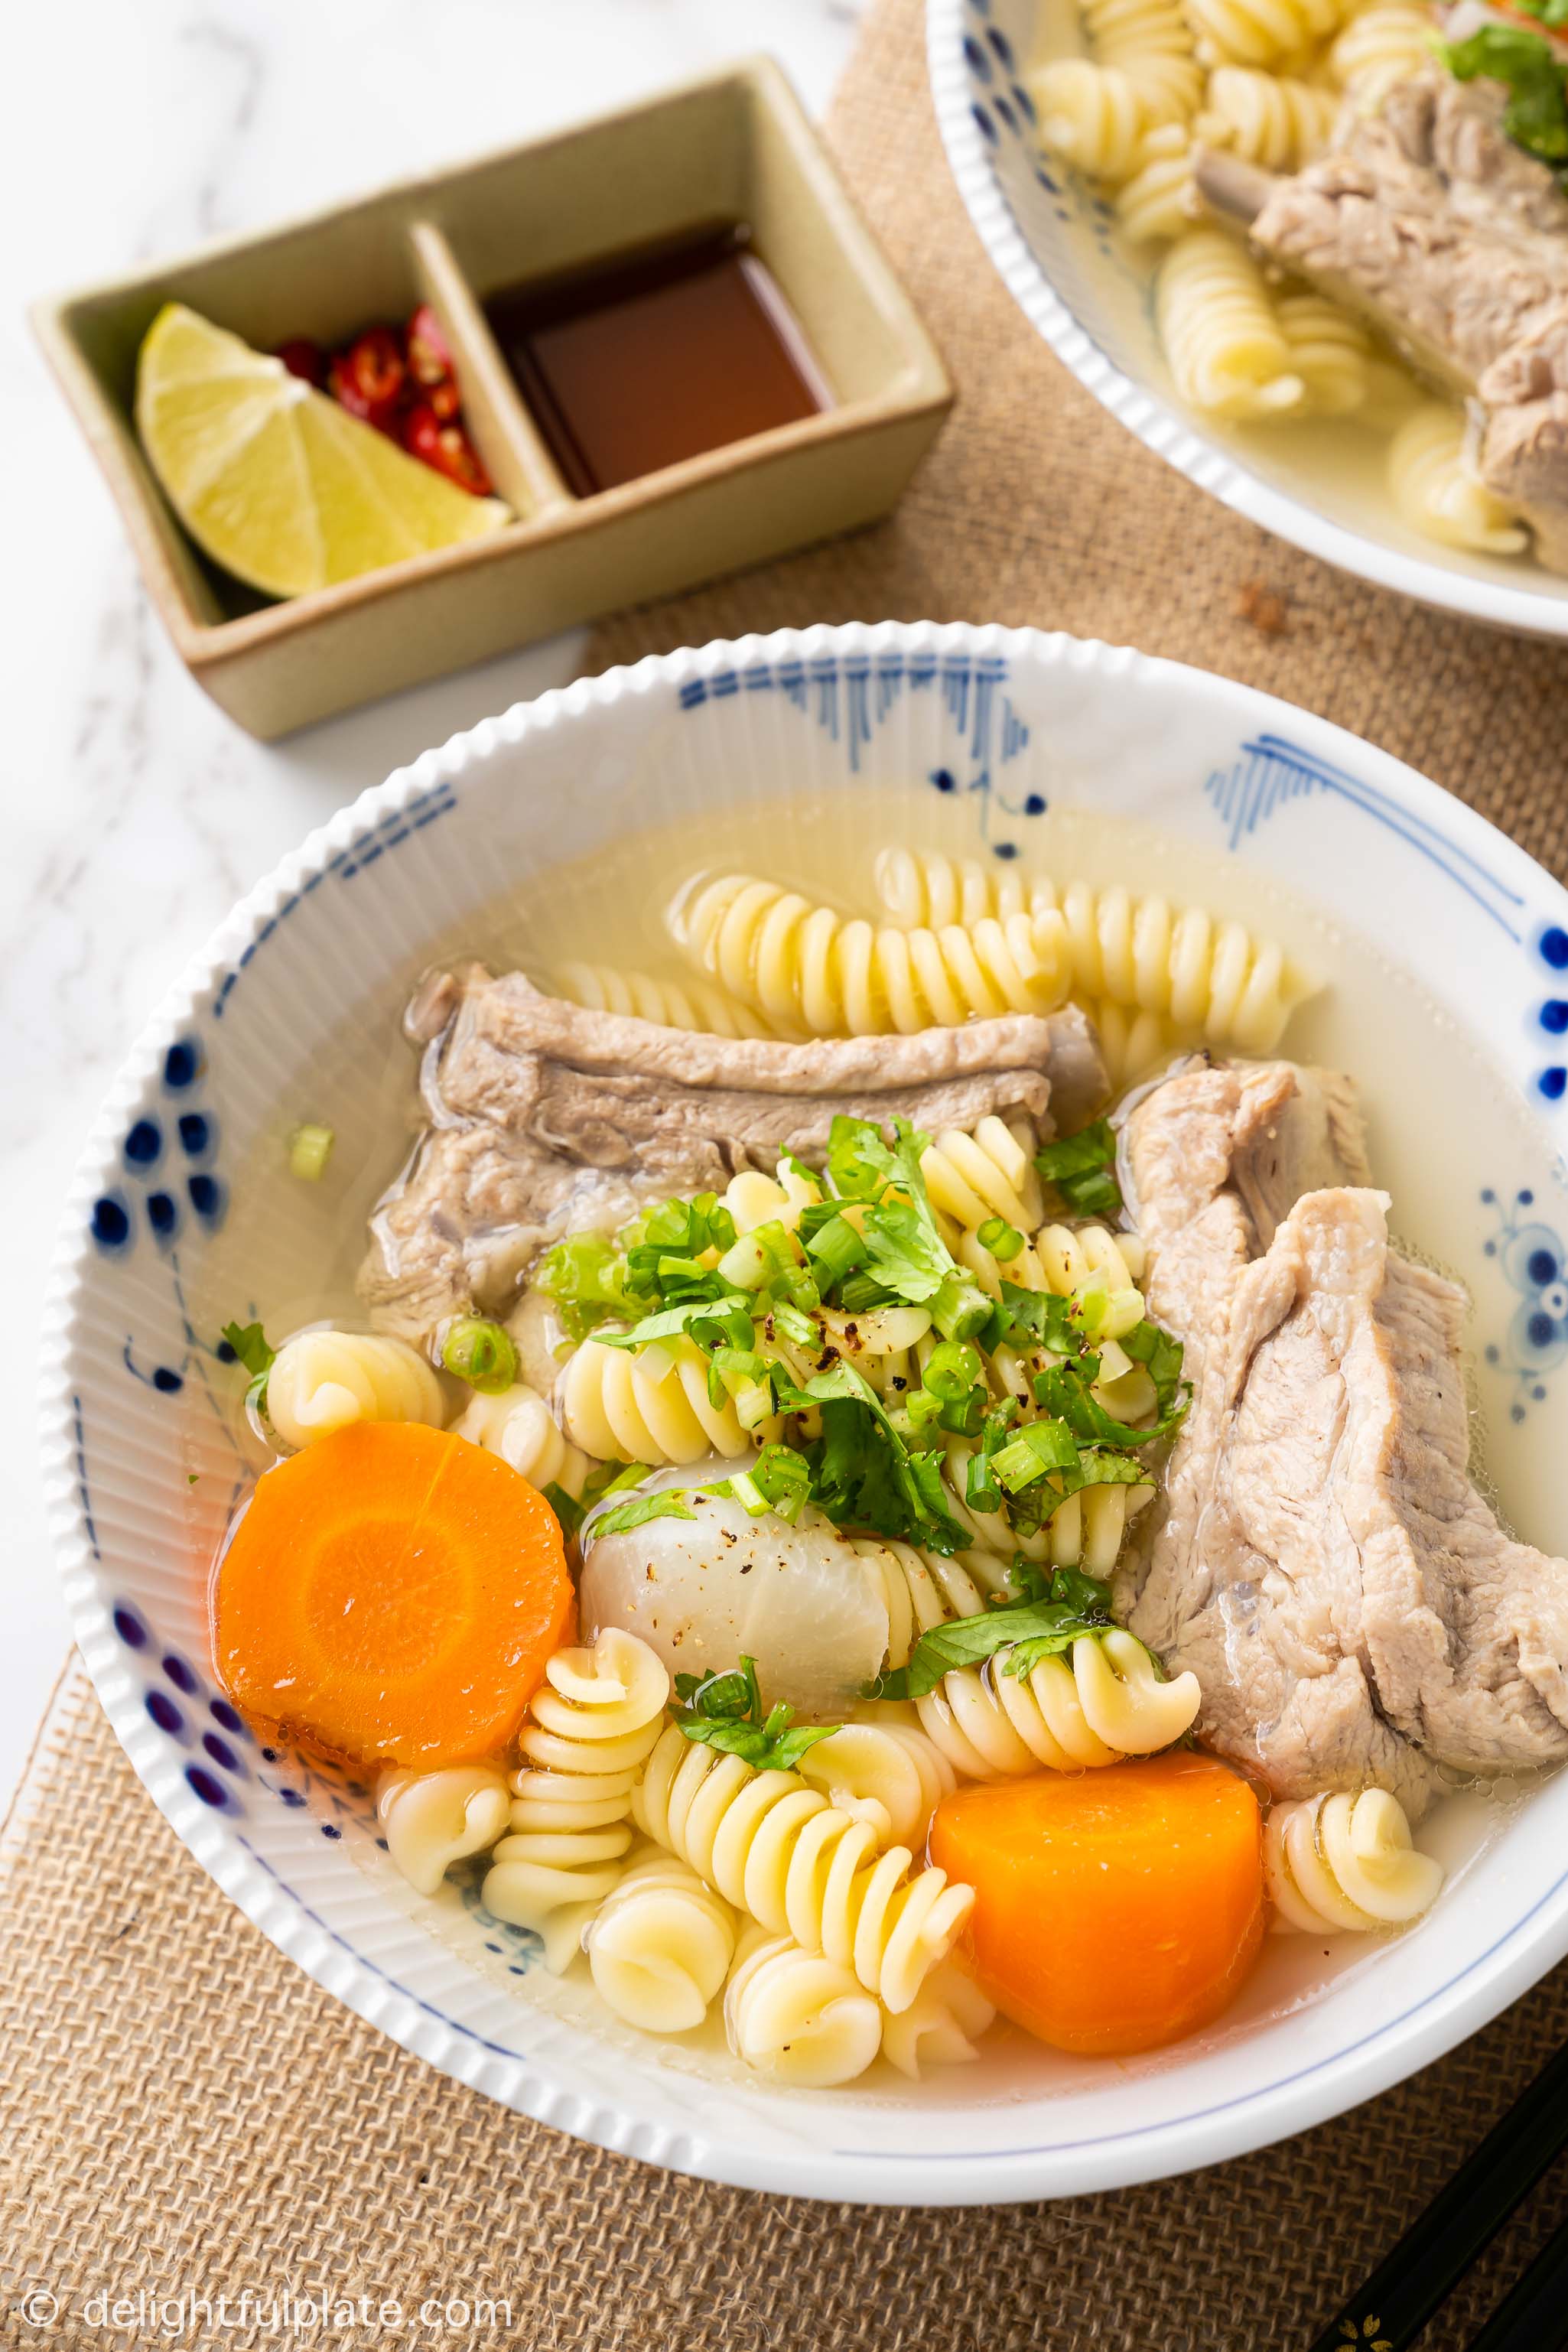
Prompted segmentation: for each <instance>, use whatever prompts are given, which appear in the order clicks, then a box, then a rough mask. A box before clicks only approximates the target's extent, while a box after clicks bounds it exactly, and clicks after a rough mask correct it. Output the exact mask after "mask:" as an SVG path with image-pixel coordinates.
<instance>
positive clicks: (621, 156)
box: [34, 58, 952, 736]
mask: <svg viewBox="0 0 1568 2352" xmlns="http://www.w3.org/2000/svg"><path fill="white" fill-rule="evenodd" d="M730 223H742V224H744V225H746V226H748V227H749V228H750V229H751V230H752V232H753V233H754V236H755V239H756V246H757V250H758V251H759V253H760V254H761V256H762V257H763V260H764V261H765V263H766V265H767V267H768V268H769V269H770V270H771V271H772V273H773V277H774V278H775V279H776V280H777V283H778V285H779V287H780V288H781V289H782V291H783V294H784V298H785V299H786V300H787V302H788V304H789V306H790V307H791V309H792V310H793V311H794V313H795V318H796V319H797V320H798V321H799V324H800V329H801V331H802V333H803V335H804V337H805V341H806V342H807V344H808V345H809V347H810V349H811V351H812V352H813V354H814V356H815V359H816V363H817V365H818V367H819V368H820V370H821V373H822V374H823V376H824V377H825V378H826V384H827V387H828V389H829V391H830V393H831V395H832V400H831V404H830V405H828V406H826V407H824V408H822V409H821V410H820V411H819V412H818V413H816V414H814V415H805V416H802V417H799V418H798V419H796V421H795V422H792V423H788V424H783V425H777V426H776V427H774V428H773V429H772V430H769V431H766V432H762V433H753V434H752V435H751V436H749V437H747V438H744V439H738V440H732V441H731V442H729V443H728V444H727V445H726V446H721V447H716V448H710V449H709V450H707V451H706V452H704V453H703V454H701V455H699V456H695V457H687V458H685V459H683V460H682V461H681V462H679V463H678V464H674V465H669V466H666V467H663V468H662V469H661V470H659V471H658V472H656V473H650V474H647V475H645V476H644V477H643V478H640V479H637V480H635V481H629V482H626V483H622V484H620V485H618V486H617V487H615V488H610V489H607V490H605V491H603V492H601V493H599V494H597V495H595V496H592V497H587V498H576V497H574V495H573V494H572V492H571V490H570V489H569V488H567V485H566V483H565V482H564V481H563V478H562V476H561V473H560V471H559V469H558V468H557V467H556V465H555V462H554V460H553V457H552V454H551V451H550V448H549V446H548V445H547V443H546V441H545V438H544V436H542V433H541V431H540V429H539V427H538V425H537V424H536V423H535V421H534V419H533V418H532V417H531V415H530V414H529V413H528V410H527V407H526V405H525V404H524V402H523V400H522V399H521V397H520V394H519V390H518V387H517V385H516V383H514V381H513V378H512V376H511V374H510V372H509V370H508V368H507V365H506V363H505V362H504V360H503V359H502V356H501V353H500V350H499V349H498V347H497V344H496V342H495V340H494V338H493V336H492V334H491V332H490V330H489V325H488V323H487V321H486V318H485V315H484V309H483V305H484V303H485V302H486V300H487V299H489V297H490V296H492V295H493V294H495V293H496V292H497V291H498V290H500V289H503V288H508V287H510V286H512V285H514V284H515V283H516V282H517V281H519V280H520V279H528V280H530V281H532V280H548V279H550V278H553V277H555V276H556V275H557V274H559V273H562V272H565V271H570V270H574V269H576V268H582V267H584V266H585V265H590V264H594V263H596V262H600V261H604V260H605V259H607V258H609V257H615V256H617V255H620V254H623V253H626V252H628V251H631V250H635V249H637V248H640V247H645V246H648V245H658V243H660V242H661V241H663V240H666V239H669V238H673V237H678V236H682V235H685V234H687V233H689V232H690V231H692V230H694V229H699V228H703V227H707V226H711V225H714V224H730ZM166 301H177V302H182V303H184V304H186V305H188V306H189V307H190V308H191V309H192V310H195V311H197V312H199V313H201V314H202V315H203V316H205V317H208V318H210V319H211V320H213V321H214V322H215V323H216V325H218V326H219V327H222V328H226V329H228V330H230V331H233V332H235V333H237V334H239V335H240V336H241V337H242V338H244V339H245V340H246V341H248V342H249V343H251V344H252V345H253V346H255V347H256V348H257V349H258V350H260V351H272V350H275V349H276V348H277V347H278V346H279V345H280V344H282V343H284V342H285V341H289V340H290V339H293V338H299V337H306V338H310V339H311V340H313V341H317V342H319V343H321V344H322V345H331V343H333V342H335V341H342V339H343V338H344V337H347V336H349V335H352V334H354V333H356V332H357V331H359V330H360V329H362V328H363V327H364V326H366V325H368V324H369V323H370V322H371V321H373V320H376V319H379V318H387V319H394V320H403V319H405V318H406V317H407V316H408V315H409V314H410V312H412V311H413V310H414V309H415V307H416V305H417V304H419V303H422V302H427V303H428V304H430V306H431V307H432V309H433V310H434V312H435V314H436V317H437V320H438V322H439V325H440V328H441V331H442V332H443V334H444V335H445V337H446V338H447V341H448V343H449V344H450V347H451V350H452V352H453V355H454V358H455V360H456V364H457V372H458V381H459V383H460V386H461V391H462V395H463V408H464V415H465V417H466V420H467V423H468V429H469V431H470V433H471V435H472V437H473V440H474V442H475V444H476V446H477V447H478V449H479V454H480V456H481V457H482V458H483V460H484V463H485V466H486V467H487V469H488V471H489V474H490V476H491V478H492V479H493V481H494V483H495V485H496V488H497V490H498V492H499V494H500V497H501V498H502V499H505V500H506V501H507V503H508V504H509V505H510V507H511V508H512V509H513V513H514V518H515V519H514V520H511V521H510V522H509V523H508V524H506V525H505V527H503V528H502V529H501V530H499V531H497V532H495V533H494V534H493V535H491V536H489V537H488V538H484V539H481V540H477V541H471V542H469V543H468V544H466V545H463V546H460V547H457V548H449V549H446V550H442V551H437V552H434V553H427V554H424V555H419V556H416V557H414V558H412V559H410V560H409V561H406V562H401V563H397V564H394V565H390V566H387V567H386V568H384V569H383V570H381V571H375V572H366V573H364V574H363V575H362V576H360V577H358V578H355V579H350V580H347V581H344V582H342V583H339V584H337V585H335V586H331V587H327V588H323V589H320V590H316V591H313V592H311V593H307V594H305V595H302V596H297V597H295V598H293V599H292V600H290V601H287V602H283V603H279V604H268V603H266V602H264V601H263V600H262V599H260V598H258V596H256V595H255V594H253V593H251V592H250V591H248V590H247V589H244V588H243V587H241V586H239V585H238V584H237V583H236V582H235V581H233V580H232V579H230V578H228V577H227V576H226V574H225V573H223V572H219V571H218V570H217V568H216V566H214V565H212V564H210V563H208V562H206V561H205V558H204V557H203V556H202V555H201V554H200V553H199V551H197V550H196V548H195V546H194V544H193V542H192V541H191V540H190V539H189V538H188V537H187V536H186V534H185V532H184V530H183V529H182V527H181V525H180V524H179V522H178V521H177V520H176V519H175V517H174V513H173V512H172V510H171V509H170V506H169V504H168V502H167V500H166V499H164V497H163V493H162V491H161V490H160V488H159V486H158V483H157V481H156V480H155V479H154V478H153V473H152V471H151V469H150V467H149V466H148V464H147V461H146V458H145V457H144V456H143V454H142V447H141V445H140V442H139V440H138V437H137V435H136V432H135V430H134V427H133V425H132V397H133V391H134V383H135V373H136V355H137V350H138V347H139V345H140V343H141V341H142V336H143V335H144V334H145V332H146V331H147V329H148V327H149V326H150V324H151V323H152V321H153V318H154V316H155V315H156V314H157V312H158V311H159V310H160V309H161V307H162V306H163V303H164V302H166ZM34 321H35V325H36V327H37V332H38V334H39V336H40V338H41V340H42V341H43V344H44V347H45V350H46V352H47V355H48V357H49V359H50V361H51V362H52V364H53V366H54V368H55V370H56V372H57V373H58V376H59V378H60V381H61V383H62V384H63V387H64V389H65V391H66V394H67V395H68V398H69V400H70V401H71V404H72V405H73V407H74V408H75V409H76V412H77V415H78V416H79V420H80V422H81V425H82V426H83V429H84V431H85V432H86V434H87V436H88V439H89V443H90V444H91V446H92V448H93V450H94V453H95V455H96V456H97V457H98V458H99V461H100V464H101V466H102V467H103V468H104V471H105V473H106V475H107V476H108V478H109V482H110V488H111V489H112V491H113V493H114V496H115V498H116V499H117V501H118V503H119V505H120V508H121V513H122V515H123V517H124V520H125V523H126V527H127V529H128V530H129V531H130V533H131V536H132V542H133V544H134V546H135V549H136V552H137V556H138V559H139V561H140V562H141V564H142V572H143V574H144V577H145V579H146V581H147V584H148V587H149V590H150V592H151V593H152V595H153V600H154V602H155V604H156V605H157V607H158V610H159V612H160V614H162V616H163V621H164V624H165V625H166V626H167V628H168V629H169V632H170V635H172V637H173V638H174V644H175V646H176V649H177V650H178V652H179V654H180V656H181V658H182V659H183V660H184V662H185V663H186V664H187V666H188V667H190V669H191V670H192V672H193V674H194V676H195V677H196V678H197V680H198V682H199V683H200V684H201V685H203V686H204V687H205V688H206V690H207V691H208V692H209V693H210V694H211V695H212V696H213V697H214V698H215V699H216V701H218V702H219V703H220V704H221V705H222V706H223V708H224V709H226V710H227V711H228V712H229V714H230V715H231V717H233V718H235V719H237V721H238V722H239V724H240V725H241V726H243V727H246V728H247V729H248V730H250V731H251V732H252V733H254V734H258V735H262V736H272V735H278V734H280V733H283V732H285V731H287V730H289V729H291V728H295V727H299V726H302V725H304V724H306V723H307V722H308V721H310V720H311V719H320V718H323V717H326V716H328V715H329V714H331V713H332V712H334V711H339V710H342V709H349V708H351V707H352V706H353V704H355V703H358V702H362V701H364V700H366V699H368V698H371V697H373V696H374V695H378V694H384V693H387V692H390V691H391V690H393V689H394V688H401V687H405V686H409V685H413V684H416V683H417V682H418V681H420V680H421V679H424V678H427V677H437V676H439V675H441V674H443V673H444V672H446V671H447V670H451V669H455V668H458V667H461V666H463V665H464V664H466V663H469V662H475V661H482V660H484V659H486V658H487V657H489V656H491V655H494V654H497V653H500V652H502V651H504V650H505V649H507V648H508V647H510V646H518V645H523V644H526V643H528V642H530V641H531V640H532V639H534V638H537V637H542V636H545V635H550V634H551V633H552V631H555V630H558V629H562V628H565V627H568V626H570V625H574V624H575V623H578V622H581V621H584V620H585V619H588V618H590V617H592V616H594V615H595V614H601V613H605V612H608V611H611V610H613V609H616V608H617V607H619V606H622V605H626V604H637V603H638V602H641V601H643V600H646V599H648V598H652V597H656V596H660V595H666V594H668V593H672V592H674V591H675V590H678V589H680V588H685V587H689V586H691V585H692V584H693V583H696V582H697V581H700V580H703V579H707V578H710V577H711V576H713V575H715V574H717V573H721V572H729V571H732V570H734V569H736V568H737V567H739V566H741V565H742V564H747V563H754V562H764V561H766V560H767V559H769V558H771V557H773V556H777V555H781V554H783V553H784V552H785V551H788V550H790V549H792V548H795V547H799V546H803V545H805V544H806V543H807V542H809V541H812V540H816V539H821V538H825V537H827V536H829V535H830V534H832V533H833V532H836V531H839V530H850V529H853V528H855V527H856V526H858V525H859V524H863V523H866V522H869V521H871V520H875V519H876V518H877V517H878V516H879V515H881V514H884V513H886V512H887V511H888V510H889V508H890V507H892V506H893V505H894V504H895V503H896V501H897V499H898V498H899V497H900V493H901V492H902V490H903V488H904V486H905V484H906V482H907V481H908V480H909V478H910V474H911V473H912V472H913V470H914V468H915V467H916V465H917V464H918V463H919V461H920V459H921V456H922V455H923V453H924V451H925V449H926V448H927V447H928V446H929V445H930V443H931V439H932V438H933V436H935V434H936V432H937V431H938V429H939V428H940V426H941V424H942V418H943V417H944V416H945V415H946V413H947V410H948V408H949V407H950V405H951V404H952V389H951V386H950V384H949V382H948V378H947V375H946V372H945V370H944V368H943V366H942V360H941V357H940V355H939V354H938V352H937V351H936V349H935V347H934V346H933V344H932V343H931V339H930V337H929V335H928V334H927V332H926V331H925V329H924V327H923V325H922V323H921V320H920V318H919V315H918V313H917V312H916V310H915V309H914V307H913V305H912V303H911V302H910V299H909V298H908V296H907V295H906V294H905V293H904V291H903V289H902V288H901V287H900V284H899V281H898V279H897V278H895V276H894V274H893V272H892V269H891V268H890V267H889V263H888V261H887V259H886V257H885V256H884V255H883V253H882V251H881V249H880V247H879V246H878V244H877V242H876V240H875V239H874V238H873V237H872V236H871V235H870V233H869V231H868V229H867V227H866V226H865V224H864V222H863V221H862V220H861V218H860V216H859V215H858V212H857V210H856V208H855V206H854V204H853V203H852V201H851V199H850V197H849V196H848V194H847V192H846V190H845V188H844V185H843V184H842V182H841V181H840V179H839V177H838V174H837V170H836V168H835V166H834V164H833V163H832V161H831V159H830V157H829V156H828V153H827V152H826V148H825V146H824V145H823V143H822V141H821V139H820V137H819V135H818V133H817V132H816V130H815V128H814V127H813V125H812V124H811V122H810V121H809V120H808V119H807V117H806V115H805V112H804V110H803V109H802V107H801V105H800V102H799V100H798V99H797V98H796V97H795V93H794V91H793V90H792V89H791V88H790V85H789V83H788V82H787V80H786V79H785V78H784V75H783V73H782V72H781V71H780V69H779V68H778V67H777V66H776V65H774V64H773V62H772V61H771V60H769V59H767V58H758V59H754V60H752V61H750V62H747V63H742V64H739V65H735V66H732V67H729V68H725V69H723V70H721V71H720V72H718V73H714V74H710V75H708V76H705V77H703V78H702V79H699V80H696V81H693V82H690V83H688V84H686V85H684V86H683V87H680V88H678V89H674V90H671V91H669V92H668V93H666V94H663V95H661V96H659V97H658V98H656V99H653V100H647V101H645V102H644V103H642V104H639V105H637V106H633V107H628V108H626V109H623V110H620V111H618V112H616V113H613V114H607V115H604V116H601V117H599V118H598V119H596V120H594V121H587V122H583V123H578V124H575V125H574V126H572V127H571V128H569V129H567V130H565V131H557V132H554V133H552V134H551V135H550V136H548V137H545V138H541V139H537V140H532V141H531V142H528V143H527V144H526V145H524V146H521V147H517V148H513V149H510V150H508V151H505V152H501V153H500V154H496V155H491V156H488V157H483V158H481V159H479V160H478V161H476V162H471V163H463V164H460V165H458V166H456V167H454V168H452V169H450V170H447V171H445V172H440V173H434V174H432V175H430V176H428V177H426V178H423V179H419V180H415V181H410V182H406V183H405V184H402V185H401V186H395V187H392V188H388V189H386V190H385V191H384V192H383V193H381V194H377V195H373V196H368V197H364V198H363V199H361V200H360V201H358V202H357V203H354V204H352V205H344V206H342V207H339V208H335V209H333V210H331V211H328V212H325V213H321V214H318V215H314V216H313V217H311V218H309V219H304V220H300V221H298V222H295V223H293V224H291V225H290V226H286V227H282V228H278V229H273V230H270V231H267V232H265V233H263V234H261V235H258V236H243V237H235V238H230V239H227V240H226V241H224V242H223V243H221V244H217V245H214V246H210V247H206V248H205V250H204V251H202V252H200V253H196V254H193V255H189V256H185V257H175V258H173V259H170V260H167V261H163V262H159V263H157V264H155V265H153V267H151V268H145V269H142V270H139V271H137V272H136V274H135V275H134V276H133V277H130V278H121V279H120V280H118V281H116V282H114V283H111V284H109V285H105V286H101V287H97V288H90V289H86V290H84V291H82V292H79V293H76V294H71V295H68V296H64V297H59V298H56V299H51V300H48V301H45V302H41V303H39V304H38V305H37V307H36V309H35V312H34Z"/></svg>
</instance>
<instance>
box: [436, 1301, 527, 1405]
mask: <svg viewBox="0 0 1568 2352" xmlns="http://www.w3.org/2000/svg"><path fill="white" fill-rule="evenodd" d="M441 1361H442V1362H443V1363H444V1364H445V1365H446V1367H447V1370H448V1371H449V1372H456V1374H457V1376H458V1379H459V1380H460V1381H467V1382H468V1386H469V1387H470V1388H471V1389H478V1390H479V1393H480V1395H481V1396H500V1393H501V1391H503V1390H504V1389H510V1386H511V1384H512V1382H513V1381H515V1380H516V1378H517V1349H516V1348H515V1347H514V1346H513V1344H512V1339H511V1335H510V1332H508V1331H506V1330H503V1328H501V1326H500V1324H499V1323H489V1322H487V1321H486V1320H485V1318H483V1317H482V1316H479V1315H458V1316H455V1317H454V1318H453V1319H452V1321H451V1322H450V1323H448V1325H447V1336H446V1338H445V1339H443V1340H442V1342H441Z"/></svg>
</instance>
